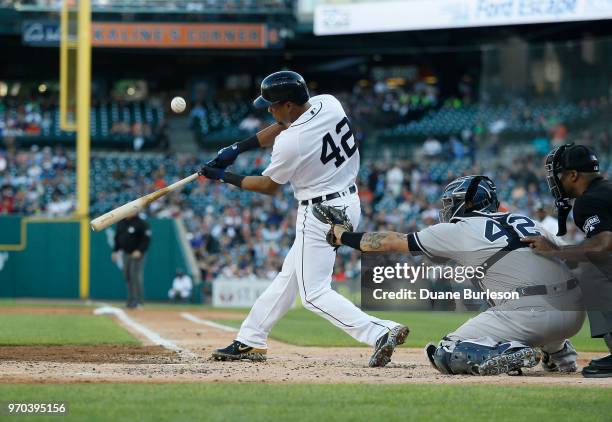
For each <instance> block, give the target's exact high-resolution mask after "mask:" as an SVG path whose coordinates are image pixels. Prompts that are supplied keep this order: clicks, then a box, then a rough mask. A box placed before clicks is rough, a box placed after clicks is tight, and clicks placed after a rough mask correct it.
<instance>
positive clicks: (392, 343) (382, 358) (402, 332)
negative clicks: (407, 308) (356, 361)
mask: <svg viewBox="0 0 612 422" xmlns="http://www.w3.org/2000/svg"><path fill="white" fill-rule="evenodd" d="M409 332H410V330H408V327H405V326H403V325H396V326H395V327H393V328H392V329H391V330H389V332H388V333H387V334H385V335H384V336H382V337H381V338H379V339H378V340H377V341H376V346H374V354H373V355H372V357H371V358H370V363H369V366H370V368H375V367H383V366H385V365H386V364H388V363H389V362H391V355H393V351H394V350H395V348H396V347H397V346H399V345H400V344H404V341H406V337H408V333H409Z"/></svg>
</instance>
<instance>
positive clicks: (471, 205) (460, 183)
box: [440, 176, 499, 223]
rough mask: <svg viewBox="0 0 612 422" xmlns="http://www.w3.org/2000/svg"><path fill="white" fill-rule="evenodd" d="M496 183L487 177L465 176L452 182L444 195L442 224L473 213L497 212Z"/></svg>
mask: <svg viewBox="0 0 612 422" xmlns="http://www.w3.org/2000/svg"><path fill="white" fill-rule="evenodd" d="M498 208H499V201H498V200H497V193H496V188H495V183H493V181H492V180H491V179H489V178H488V177H487V176H464V177H460V178H458V179H455V180H453V181H452V182H450V183H449V184H448V185H447V186H446V187H445V188H444V193H443V194H442V209H441V210H440V222H442V223H449V222H451V220H452V219H453V218H455V217H462V216H465V215H467V214H468V213H470V212H473V211H480V212H486V213H493V212H497V209H498Z"/></svg>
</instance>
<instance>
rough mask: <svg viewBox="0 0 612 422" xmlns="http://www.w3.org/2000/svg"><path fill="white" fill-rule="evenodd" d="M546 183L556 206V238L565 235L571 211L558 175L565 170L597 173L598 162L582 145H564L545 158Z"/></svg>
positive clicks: (593, 154)
mask: <svg viewBox="0 0 612 422" xmlns="http://www.w3.org/2000/svg"><path fill="white" fill-rule="evenodd" d="M545 168H546V183H548V189H549V190H550V193H552V195H553V197H554V198H555V205H556V206H557V221H558V224H559V226H558V230H557V236H563V235H565V234H566V233H567V217H568V216H569V213H570V211H571V209H572V204H571V201H570V197H569V195H568V194H567V193H566V192H565V190H564V189H563V185H562V184H561V180H560V178H559V176H560V174H561V173H562V172H563V171H566V170H576V171H579V172H588V173H592V172H598V171H599V162H598V160H597V157H596V156H595V153H594V152H593V151H592V150H591V149H590V148H588V147H586V146H584V145H574V144H573V143H571V144H565V145H561V146H560V147H557V148H555V149H553V150H552V151H551V152H550V153H549V154H548V156H547V157H546V164H545Z"/></svg>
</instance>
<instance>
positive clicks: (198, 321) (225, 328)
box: [181, 312, 238, 333]
mask: <svg viewBox="0 0 612 422" xmlns="http://www.w3.org/2000/svg"><path fill="white" fill-rule="evenodd" d="M181 316H182V317H183V318H185V319H186V320H189V321H191V322H195V323H196V324H201V325H208V326H209V327H213V328H217V329H219V330H222V331H227V332H229V333H237V332H238V330H237V329H236V328H234V327H230V326H228V325H223V324H218V323H216V322H213V321H209V320H207V319H202V318H198V317H197V316H195V315H192V314H190V313H189V312H181Z"/></svg>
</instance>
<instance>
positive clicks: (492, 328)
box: [446, 288, 585, 354]
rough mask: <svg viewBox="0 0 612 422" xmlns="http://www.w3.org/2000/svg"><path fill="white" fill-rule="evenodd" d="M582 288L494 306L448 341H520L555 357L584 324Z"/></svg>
mask: <svg viewBox="0 0 612 422" xmlns="http://www.w3.org/2000/svg"><path fill="white" fill-rule="evenodd" d="M580 295H581V292H580V288H575V289H572V290H569V291H566V292H563V293H562V294H559V295H557V296H556V297H552V296H550V295H549V296H541V295H537V296H524V297H521V298H519V299H517V300H511V301H508V302H505V303H503V304H502V305H500V306H495V307H493V308H490V309H488V310H486V311H485V312H483V313H481V314H479V315H477V316H475V317H474V318H472V319H470V320H468V321H467V322H465V323H464V324H463V325H462V326H461V327H459V328H458V329H457V330H455V331H454V332H452V333H450V334H448V335H447V336H446V338H447V339H448V340H450V341H454V342H456V341H458V340H467V339H478V338H482V337H489V338H491V339H492V340H494V341H495V342H507V341H518V342H520V343H523V344H526V345H528V346H531V347H540V348H542V350H543V351H545V352H547V353H550V354H553V353H555V352H558V351H559V350H561V349H562V348H563V344H564V341H565V339H567V338H570V337H572V336H574V335H575V334H576V333H577V332H578V331H579V330H580V328H581V327H582V324H583V322H584V317H585V312H584V311H566V310H560V309H579V306H580V305H579V301H580V297H581V296H580Z"/></svg>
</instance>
